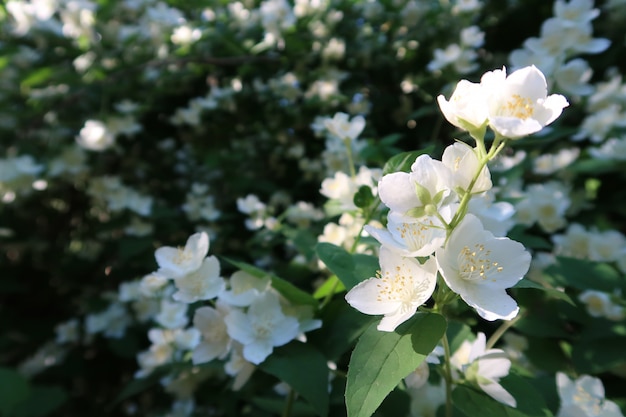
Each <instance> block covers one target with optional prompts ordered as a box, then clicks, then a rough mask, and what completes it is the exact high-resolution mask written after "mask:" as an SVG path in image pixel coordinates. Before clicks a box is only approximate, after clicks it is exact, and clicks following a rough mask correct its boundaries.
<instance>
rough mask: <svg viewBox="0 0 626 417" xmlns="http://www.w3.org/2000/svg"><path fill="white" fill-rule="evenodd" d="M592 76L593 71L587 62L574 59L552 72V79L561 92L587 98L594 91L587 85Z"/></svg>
mask: <svg viewBox="0 0 626 417" xmlns="http://www.w3.org/2000/svg"><path fill="white" fill-rule="evenodd" d="M592 75H593V70H592V69H591V67H590V66H589V64H588V63H587V61H585V60H584V59H581V58H576V59H572V60H571V61H569V62H567V63H566V64H564V65H561V66H560V67H558V68H557V69H556V70H555V71H554V74H553V77H554V80H555V81H556V84H557V85H558V86H559V88H560V89H561V90H562V91H564V92H566V93H568V94H574V95H579V96H588V95H589V94H591V93H593V90H594V88H593V87H592V86H591V85H589V84H588V82H589V80H591V76H592Z"/></svg>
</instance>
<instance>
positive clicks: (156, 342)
mask: <svg viewBox="0 0 626 417" xmlns="http://www.w3.org/2000/svg"><path fill="white" fill-rule="evenodd" d="M166 332H167V331H164V330H161V329H150V331H148V338H149V339H150V341H151V342H152V344H151V345H150V348H149V349H148V350H147V351H144V352H140V353H139V354H138V355H137V362H138V363H139V367H140V370H139V371H137V372H136V373H135V377H136V378H144V377H146V376H148V375H150V373H151V372H152V371H153V370H154V369H155V368H157V367H159V366H161V365H165V364H166V363H169V362H171V361H172V359H173V358H174V353H175V352H176V350H175V349H174V347H173V346H172V344H171V335H170V334H169V333H166Z"/></svg>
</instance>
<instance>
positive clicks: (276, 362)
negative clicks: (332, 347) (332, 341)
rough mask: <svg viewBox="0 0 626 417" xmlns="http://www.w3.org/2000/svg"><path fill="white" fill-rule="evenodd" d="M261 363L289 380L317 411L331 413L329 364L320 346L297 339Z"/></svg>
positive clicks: (267, 370) (286, 380) (275, 374)
mask: <svg viewBox="0 0 626 417" xmlns="http://www.w3.org/2000/svg"><path fill="white" fill-rule="evenodd" d="M260 367H261V369H262V370H263V371H265V372H267V373H270V374H272V375H274V376H276V377H278V378H279V379H280V380H281V381H284V382H286V383H287V384H289V386H290V387H291V388H292V389H294V390H296V391H297V392H298V393H299V394H300V395H302V397H304V399H305V400H306V401H307V402H308V403H309V406H311V408H312V409H313V410H315V413H316V414H317V415H319V416H322V417H325V416H327V415H328V401H329V399H328V366H327V365H326V358H325V357H324V355H322V354H321V353H320V352H319V351H318V350H316V349H315V348H313V347H312V346H310V345H308V344H303V343H299V342H293V343H290V344H288V345H286V346H284V347H281V348H279V349H276V350H275V351H274V354H273V355H272V356H270V357H269V358H267V359H266V360H265V361H264V362H263V363H262V364H261V365H260Z"/></svg>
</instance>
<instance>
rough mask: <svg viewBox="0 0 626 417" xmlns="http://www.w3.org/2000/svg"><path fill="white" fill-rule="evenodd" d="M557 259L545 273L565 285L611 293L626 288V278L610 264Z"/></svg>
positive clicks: (558, 257) (559, 257)
mask: <svg viewBox="0 0 626 417" xmlns="http://www.w3.org/2000/svg"><path fill="white" fill-rule="evenodd" d="M556 261H557V262H556V264H554V265H550V266H549V267H548V268H546V270H545V273H546V274H547V275H550V276H551V277H552V278H553V279H555V280H556V281H557V282H559V283H560V284H561V285H563V286H566V287H574V288H578V289H580V290H589V289H592V290H598V291H605V292H609V293H612V292H613V291H614V290H615V289H616V288H621V289H622V290H626V280H624V279H623V277H622V276H621V274H620V273H619V272H617V271H616V270H615V268H613V267H612V266H611V265H609V264H606V263H602V262H594V261H589V260H584V259H575V258H566V257H562V256H557V259H556Z"/></svg>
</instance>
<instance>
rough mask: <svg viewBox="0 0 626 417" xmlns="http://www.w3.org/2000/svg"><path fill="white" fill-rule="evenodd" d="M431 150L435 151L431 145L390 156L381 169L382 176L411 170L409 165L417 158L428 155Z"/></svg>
mask: <svg viewBox="0 0 626 417" xmlns="http://www.w3.org/2000/svg"><path fill="white" fill-rule="evenodd" d="M433 149H435V147H434V146H433V145H431V146H428V147H426V148H424V149H420V150H417V151H410V152H403V153H401V154H398V155H395V156H392V157H391V158H390V159H389V160H388V161H387V163H386V164H385V166H384V167H383V175H386V174H390V173H392V172H400V171H402V172H409V171H410V170H411V165H413V163H414V162H415V159H416V158H417V157H418V156H420V155H424V154H429V153H431V152H432V151H433Z"/></svg>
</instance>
